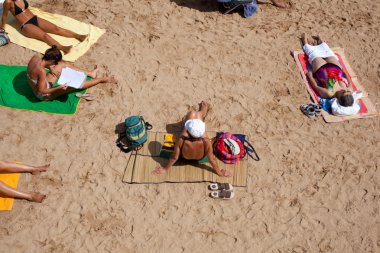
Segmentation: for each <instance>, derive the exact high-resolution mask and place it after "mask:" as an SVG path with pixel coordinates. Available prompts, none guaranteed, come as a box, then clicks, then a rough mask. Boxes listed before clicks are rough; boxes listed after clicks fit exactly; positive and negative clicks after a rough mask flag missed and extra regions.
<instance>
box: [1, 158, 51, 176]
mask: <svg viewBox="0 0 380 253" xmlns="http://www.w3.org/2000/svg"><path fill="white" fill-rule="evenodd" d="M49 166H50V164H47V165H44V166H30V165H26V164H16V163H10V162H4V161H0V173H23V172H27V173H32V174H33V175H36V174H39V173H40V172H44V171H47V170H48V168H49Z"/></svg>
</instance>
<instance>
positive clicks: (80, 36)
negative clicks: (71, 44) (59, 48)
mask: <svg viewBox="0 0 380 253" xmlns="http://www.w3.org/2000/svg"><path fill="white" fill-rule="evenodd" d="M87 37H88V34H84V35H81V34H78V36H77V37H76V39H77V40H79V41H80V42H83V41H84V40H85V39H86V38H87Z"/></svg>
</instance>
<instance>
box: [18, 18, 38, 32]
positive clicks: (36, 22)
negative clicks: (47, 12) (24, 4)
mask: <svg viewBox="0 0 380 253" xmlns="http://www.w3.org/2000/svg"><path fill="white" fill-rule="evenodd" d="M29 24H30V25H35V26H37V27H38V19H37V16H33V17H32V18H31V19H29V20H28V21H26V22H25V23H24V24H23V25H22V26H21V30H22V29H23V28H24V26H26V25H29Z"/></svg>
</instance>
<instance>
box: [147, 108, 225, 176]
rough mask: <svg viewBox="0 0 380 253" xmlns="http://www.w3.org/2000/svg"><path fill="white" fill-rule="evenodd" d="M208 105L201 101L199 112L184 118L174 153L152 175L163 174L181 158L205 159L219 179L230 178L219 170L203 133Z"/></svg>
mask: <svg viewBox="0 0 380 253" xmlns="http://www.w3.org/2000/svg"><path fill="white" fill-rule="evenodd" d="M207 110H208V105H207V103H206V102H205V101H202V103H201V105H200V110H199V111H194V110H192V111H190V112H189V113H188V114H187V115H186V117H185V120H184V122H185V124H184V128H183V130H182V133H181V137H180V138H179V139H178V141H177V142H176V144H175V146H174V152H173V154H172V156H171V157H170V158H169V161H168V164H167V165H166V166H165V167H162V166H157V167H156V168H155V169H154V170H153V171H152V173H153V174H156V175H158V174H164V173H166V172H168V171H169V170H170V168H171V167H172V166H173V165H174V164H175V163H176V161H177V160H178V159H179V158H180V157H182V158H183V159H185V160H201V159H203V158H205V157H207V158H208V160H209V161H210V163H211V166H212V168H213V170H214V171H215V173H216V174H218V175H219V176H221V177H230V176H232V173H231V172H229V171H228V170H226V169H219V165H218V163H217V161H216V158H215V156H214V153H213V149H212V145H211V141H210V139H209V137H208V136H207V134H206V133H205V123H204V119H205V117H206V114H207Z"/></svg>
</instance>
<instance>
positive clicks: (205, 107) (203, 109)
mask: <svg viewBox="0 0 380 253" xmlns="http://www.w3.org/2000/svg"><path fill="white" fill-rule="evenodd" d="M199 111H200V112H201V113H202V115H203V118H205V117H206V115H207V112H208V104H207V103H206V101H204V100H203V101H202V102H201V104H200V106H199Z"/></svg>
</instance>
